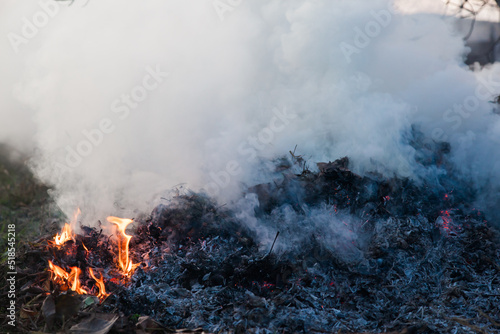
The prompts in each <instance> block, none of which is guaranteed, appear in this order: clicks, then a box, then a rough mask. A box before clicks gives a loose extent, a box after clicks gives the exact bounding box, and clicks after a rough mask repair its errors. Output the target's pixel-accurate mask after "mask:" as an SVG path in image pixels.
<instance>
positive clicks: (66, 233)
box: [52, 208, 82, 246]
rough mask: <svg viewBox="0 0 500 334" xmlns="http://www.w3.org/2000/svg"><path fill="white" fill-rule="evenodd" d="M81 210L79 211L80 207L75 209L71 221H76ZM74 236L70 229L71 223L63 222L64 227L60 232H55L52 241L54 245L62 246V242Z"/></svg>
mask: <svg viewBox="0 0 500 334" xmlns="http://www.w3.org/2000/svg"><path fill="white" fill-rule="evenodd" d="M81 213H82V212H81V211H80V208H78V209H77V210H76V211H75V214H74V216H73V220H72V222H73V223H76V220H77V219H78V216H79V215H80V214H81ZM73 238H74V235H73V231H72V230H71V225H70V224H68V223H65V224H64V227H63V228H62V231H61V234H59V233H57V235H56V236H55V237H54V241H53V242H52V243H53V244H54V245H56V246H62V245H64V243H65V242H66V241H68V240H72V239H73Z"/></svg>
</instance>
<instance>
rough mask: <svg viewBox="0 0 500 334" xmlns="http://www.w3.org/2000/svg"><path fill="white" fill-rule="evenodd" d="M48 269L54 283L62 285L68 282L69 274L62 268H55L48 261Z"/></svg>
mask: <svg viewBox="0 0 500 334" xmlns="http://www.w3.org/2000/svg"><path fill="white" fill-rule="evenodd" d="M49 267H50V270H51V271H52V279H53V280H54V282H55V283H62V284H64V283H65V282H66V281H67V280H68V277H69V274H68V273H67V272H66V271H65V270H64V269H63V268H61V267H59V266H56V265H55V264H53V263H52V261H50V260H49Z"/></svg>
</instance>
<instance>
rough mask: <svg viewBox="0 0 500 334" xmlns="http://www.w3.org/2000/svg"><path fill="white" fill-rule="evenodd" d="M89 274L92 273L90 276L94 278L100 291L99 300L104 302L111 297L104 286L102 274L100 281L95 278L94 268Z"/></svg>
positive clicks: (90, 269)
mask: <svg viewBox="0 0 500 334" xmlns="http://www.w3.org/2000/svg"><path fill="white" fill-rule="evenodd" d="M89 273H90V276H92V278H93V279H94V280H95V285H96V286H97V288H98V289H99V293H98V294H97V298H99V300H100V301H101V302H102V301H103V300H104V299H106V298H107V297H108V296H109V293H107V292H106V287H105V286H104V279H103V277H102V274H101V278H99V279H98V278H97V277H95V275H94V271H93V270H92V268H89Z"/></svg>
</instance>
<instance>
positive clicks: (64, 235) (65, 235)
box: [48, 209, 139, 302]
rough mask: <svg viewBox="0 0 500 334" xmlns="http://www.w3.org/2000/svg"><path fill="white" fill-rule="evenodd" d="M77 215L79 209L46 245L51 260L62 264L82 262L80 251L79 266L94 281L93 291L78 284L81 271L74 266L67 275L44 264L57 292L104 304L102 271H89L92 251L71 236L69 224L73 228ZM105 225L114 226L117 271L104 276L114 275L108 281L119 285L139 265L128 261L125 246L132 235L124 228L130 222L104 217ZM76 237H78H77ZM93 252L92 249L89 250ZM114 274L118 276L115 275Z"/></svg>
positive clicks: (79, 239)
mask: <svg viewBox="0 0 500 334" xmlns="http://www.w3.org/2000/svg"><path fill="white" fill-rule="evenodd" d="M80 214H81V212H80V209H78V210H77V211H76V213H75V216H74V218H73V221H72V222H71V224H68V223H66V224H64V227H63V229H62V231H61V234H59V233H58V234H57V235H56V236H55V237H54V240H51V241H49V244H50V245H52V247H54V248H55V249H53V250H54V255H55V256H54V257H55V258H57V259H59V260H61V259H64V260H65V261H64V262H72V261H73V260H75V259H83V258H82V249H83V250H84V254H85V256H84V261H78V262H79V265H81V263H80V262H83V265H84V266H85V267H86V268H87V269H86V271H83V273H84V274H85V276H86V277H87V278H91V279H93V280H94V281H95V286H94V288H90V287H87V286H82V283H81V278H80V276H81V274H82V269H80V268H79V267H78V266H72V267H69V270H70V271H69V272H68V271H67V270H65V269H63V268H61V267H60V266H57V265H55V264H54V263H53V262H52V261H50V260H49V261H48V264H49V268H50V271H51V280H52V282H53V283H54V284H55V285H56V288H57V289H58V290H60V291H67V290H71V291H74V292H76V293H77V294H82V295H90V294H94V295H96V296H97V297H98V298H99V300H100V301H101V302H102V301H104V300H105V299H106V298H107V297H108V296H109V295H110V294H109V293H107V292H106V287H105V283H104V274H102V271H103V269H102V268H101V269H96V268H94V269H93V268H92V265H93V264H94V263H95V261H94V259H95V257H93V256H91V254H93V253H92V251H91V250H89V249H88V248H87V247H86V246H85V243H84V241H83V239H82V238H81V236H75V234H74V233H73V230H72V228H71V225H75V224H76V222H77V219H78V216H79V215H80ZM107 220H108V222H110V223H112V224H114V225H116V232H117V234H116V253H115V254H116V257H117V261H116V263H115V264H116V266H117V269H119V272H116V270H111V271H109V272H108V276H114V278H112V280H117V281H121V282H125V281H126V278H128V277H130V275H131V274H132V273H133V272H134V270H135V269H136V268H137V267H138V266H139V264H134V263H133V262H132V260H131V259H130V258H129V243H130V239H131V238H132V236H130V235H128V234H126V229H127V226H128V225H130V224H131V223H132V222H133V220H132V219H122V218H118V217H108V218H107ZM77 237H78V238H77ZM91 249H92V250H93V249H94V247H91ZM94 270H95V271H96V272H99V278H98V277H96V274H95V273H94ZM117 274H118V275H117Z"/></svg>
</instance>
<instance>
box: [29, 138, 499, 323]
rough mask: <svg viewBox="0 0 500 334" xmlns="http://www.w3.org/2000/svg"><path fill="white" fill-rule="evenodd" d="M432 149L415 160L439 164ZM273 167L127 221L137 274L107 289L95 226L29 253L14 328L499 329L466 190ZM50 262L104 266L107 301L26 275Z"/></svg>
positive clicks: (491, 257)
mask: <svg viewBox="0 0 500 334" xmlns="http://www.w3.org/2000/svg"><path fill="white" fill-rule="evenodd" d="M438 147H439V149H438V150H437V151H433V152H430V153H429V154H427V155H422V156H421V157H420V158H421V159H420V163H422V164H425V163H432V164H436V163H443V164H445V163H446V161H445V159H444V158H443V157H444V156H445V155H446V153H447V151H448V147H447V145H445V144H443V145H438ZM277 165H278V166H279V169H280V170H281V173H282V177H281V178H279V179H277V180H275V181H273V182H271V183H267V184H260V185H257V186H254V187H251V188H249V189H248V190H247V193H246V195H245V196H244V198H243V199H242V200H241V202H240V203H238V204H237V205H223V204H222V205H221V204H219V203H216V202H215V201H213V200H211V199H210V198H209V197H207V196H205V195H203V194H198V193H192V192H184V193H182V194H181V193H179V194H177V195H176V196H173V197H172V198H171V199H170V200H168V201H166V202H165V204H162V205H160V206H158V207H157V208H156V209H155V210H154V211H153V212H152V214H151V215H150V216H148V217H145V218H138V219H136V222H137V223H138V225H137V228H136V229H135V231H134V233H133V238H132V239H131V241H130V257H131V259H132V261H133V262H134V263H140V264H141V265H139V267H138V268H137V269H136V270H135V272H134V273H133V274H132V275H131V276H130V277H129V278H125V279H123V280H121V281H120V280H117V279H115V278H111V277H112V276H113V269H110V268H111V267H112V266H113V262H114V261H113V256H114V255H113V252H112V248H113V242H112V240H111V241H110V238H109V236H105V235H104V234H102V233H101V231H100V230H99V229H98V228H90V227H82V234H81V235H78V236H77V237H76V238H75V240H74V242H73V243H72V244H70V245H68V246H67V247H70V248H69V249H73V250H74V252H73V253H74V254H73V253H72V252H68V249H66V250H64V251H63V250H59V251H58V252H54V251H47V250H45V251H42V252H38V251H31V252H30V255H29V257H30V259H31V260H29V261H28V260H27V259H25V260H26V261H23V263H26V264H28V263H30V264H32V266H30V268H24V269H23V270H20V271H19V272H20V275H21V276H20V280H22V279H24V278H30V277H31V279H29V281H28V283H26V284H25V285H24V286H23V288H22V289H21V290H22V294H23V297H22V300H24V303H25V305H23V310H24V312H25V313H26V312H27V310H29V311H30V312H38V313H36V314H38V316H37V317H36V319H35V318H33V319H31V323H28V324H27V325H26V329H39V326H40V327H42V328H43V327H44V326H47V324H46V323H44V319H45V320H48V318H49V317H51V318H50V319H49V320H50V322H51V323H50V326H49V327H45V328H46V329H49V330H50V328H52V329H54V328H58V326H59V327H60V328H61V329H70V330H71V331H73V332H85V330H87V332H88V331H89V330H101V331H102V333H106V332H134V331H136V332H141V333H144V332H157V333H160V332H172V331H175V330H176V329H177V330H179V329H186V328H187V329H190V330H192V331H196V330H197V331H205V332H236V333H247V332H248V333H273V332H303V333H312V332H320V333H328V332H339V331H341V332H353V333H354V332H371V333H376V332H387V331H390V332H394V333H457V332H471V333H472V332H479V333H492V332H495V331H497V332H498V331H500V325H499V322H500V311H499V309H498V307H497V306H498V304H499V302H500V280H499V278H498V272H499V271H500V248H499V247H498V233H497V230H496V229H495V228H494V227H493V226H491V225H490V223H489V222H488V221H487V220H486V219H485V216H484V214H483V213H482V212H480V211H479V210H478V209H476V208H475V207H474V206H473V205H472V204H471V203H474V198H475V194H474V193H473V192H472V191H470V190H469V188H468V187H467V185H466V184H463V183H462V182H460V181H458V180H455V179H453V178H452V177H450V175H447V174H445V173H442V174H440V175H441V176H440V177H439V179H438V180H436V181H435V182H433V183H432V184H430V183H429V182H426V181H422V182H420V183H416V182H414V181H411V180H408V179H401V178H396V177H394V178H386V177H383V176H381V175H378V174H368V175H366V176H360V175H357V174H355V173H353V172H351V171H350V170H349V160H348V158H343V159H339V160H336V161H334V162H329V163H318V164H317V165H318V169H319V172H311V171H309V170H308V169H307V168H305V164H304V161H303V159H302V158H301V157H298V156H296V155H294V154H293V153H292V155H291V158H290V159H288V158H283V159H281V160H279V161H278V162H277ZM297 166H299V167H300V168H301V169H302V170H301V172H300V173H297V172H295V171H296V169H294V168H296V167H297ZM443 168H446V166H443ZM437 184H438V185H439V186H437ZM242 203H250V204H249V205H248V206H247V207H246V209H241V208H242V207H244V206H243V205H242ZM248 211H252V212H251V213H249V212H248ZM263 230H266V231H263ZM264 232H266V233H267V234H268V235H269V233H270V232H272V233H273V237H274V236H276V238H271V240H270V241H271V242H268V241H269V240H268V241H266V240H265V238H263V235H265V233H264ZM273 239H274V240H273ZM274 242H275V243H274ZM84 245H86V246H85V247H83V246H84ZM65 247H66V246H65ZM71 247H72V248H71ZM38 249H40V247H39V248H38ZM88 252H90V253H92V254H93V255H92V256H88ZM33 254H35V255H36V256H33ZM61 254H62V255H61ZM73 255H74V256H73ZM54 258H57V259H59V260H60V261H63V262H65V263H67V264H68V265H72V264H75V265H76V262H77V264H78V266H79V267H80V268H86V267H95V266H96V265H99V267H102V268H104V271H103V276H102V277H104V284H105V286H106V291H107V292H108V293H111V294H110V295H109V296H108V297H107V298H103V299H104V301H103V302H102V303H99V302H98V300H97V299H96V298H94V299H90V301H89V298H86V299H84V298H83V297H82V296H81V295H76V296H75V295H74V294H73V293H72V292H71V291H61V290H60V289H59V288H58V287H57V286H54V284H47V282H49V273H48V272H47V271H46V270H45V271H44V269H41V268H39V267H40V265H39V264H40V263H46V261H47V260H50V259H54ZM37 259H38V260H37ZM37 263H38V265H37ZM106 268H107V269H106ZM84 272H85V270H84ZM36 273H38V275H37V274H36ZM24 276H26V277H24ZM35 276H36V279H32V277H35ZM22 277H24V278H22ZM81 280H82V282H87V281H89V280H91V278H90V277H87V276H86V274H83V276H82V277H81ZM47 293H49V295H48V296H46V295H47ZM68 300H69V301H71V302H70V304H71V305H70V306H71V307H70V306H68V303H69V302H68ZM42 302H43V303H42ZM26 305H27V306H26ZM50 305H52V306H53V307H50ZM68 309H71V310H73V311H72V312H70V313H67V312H68ZM50 310H52V311H50ZM49 311H50V312H49ZM27 317H28V318H30V316H29V314H28V315H27ZM118 319H120V320H118ZM30 327H32V328H30Z"/></svg>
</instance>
